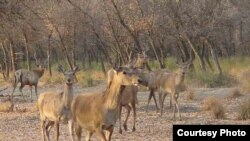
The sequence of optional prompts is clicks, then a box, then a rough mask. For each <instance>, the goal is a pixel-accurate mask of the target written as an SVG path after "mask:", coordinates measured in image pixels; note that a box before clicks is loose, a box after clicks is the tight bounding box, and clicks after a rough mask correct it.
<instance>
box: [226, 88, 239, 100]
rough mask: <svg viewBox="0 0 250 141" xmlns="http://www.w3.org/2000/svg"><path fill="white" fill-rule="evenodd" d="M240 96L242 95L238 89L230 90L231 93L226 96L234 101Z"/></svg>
mask: <svg viewBox="0 0 250 141" xmlns="http://www.w3.org/2000/svg"><path fill="white" fill-rule="evenodd" d="M240 96H242V93H241V92H240V90H239V89H237V88H235V89H233V90H232V92H231V93H230V94H229V95H228V96H227V98H229V99H234V98H238V97H240Z"/></svg>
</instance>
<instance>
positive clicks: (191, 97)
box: [184, 90, 196, 101]
mask: <svg viewBox="0 0 250 141" xmlns="http://www.w3.org/2000/svg"><path fill="white" fill-rule="evenodd" d="M195 97H196V94H195V92H194V90H188V91H187V93H186V95H185V97H184V98H185V100H188V101H189V100H194V99H195Z"/></svg>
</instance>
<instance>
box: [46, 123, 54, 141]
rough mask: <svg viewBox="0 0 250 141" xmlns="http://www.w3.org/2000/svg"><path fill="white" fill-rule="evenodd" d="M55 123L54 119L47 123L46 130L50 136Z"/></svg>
mask: <svg viewBox="0 0 250 141" xmlns="http://www.w3.org/2000/svg"><path fill="white" fill-rule="evenodd" d="M54 124H55V122H54V121H49V122H48V123H47V125H46V126H45V131H46V135H47V136H48V137H49V133H50V130H51V128H52V127H53V125H54Z"/></svg>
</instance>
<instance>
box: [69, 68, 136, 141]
mask: <svg viewBox="0 0 250 141" xmlns="http://www.w3.org/2000/svg"><path fill="white" fill-rule="evenodd" d="M114 72H115V73H114V74H113V79H112V81H111V82H110V83H109V85H108V86H107V89H106V90H105V91H104V92H99V93H88V94H81V95H77V96H76V97H74V99H73V101H72V105H71V111H72V115H73V120H74V126H75V131H76V135H77V138H78V141H80V140H81V132H82V128H84V129H86V131H87V132H86V133H87V135H86V141H89V140H90V138H91V136H92V134H93V133H96V135H97V137H98V138H99V139H100V140H102V141H107V140H108V141H110V140H111V136H112V133H113V130H114V125H115V123H116V121H117V119H118V116H119V106H120V100H121V94H122V91H123V90H124V88H125V87H124V85H126V86H127V85H137V84H138V83H139V82H140V79H139V77H138V76H136V75H134V74H133V73H131V72H127V71H125V70H121V69H116V70H114ZM104 131H106V137H105V135H104Z"/></svg>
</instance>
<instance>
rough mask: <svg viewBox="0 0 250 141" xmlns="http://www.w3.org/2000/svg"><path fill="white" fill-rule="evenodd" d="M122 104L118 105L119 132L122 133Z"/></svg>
mask: <svg viewBox="0 0 250 141" xmlns="http://www.w3.org/2000/svg"><path fill="white" fill-rule="evenodd" d="M121 120H122V105H120V106H119V133H120V134H122V127H121V126H122V121H121Z"/></svg>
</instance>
